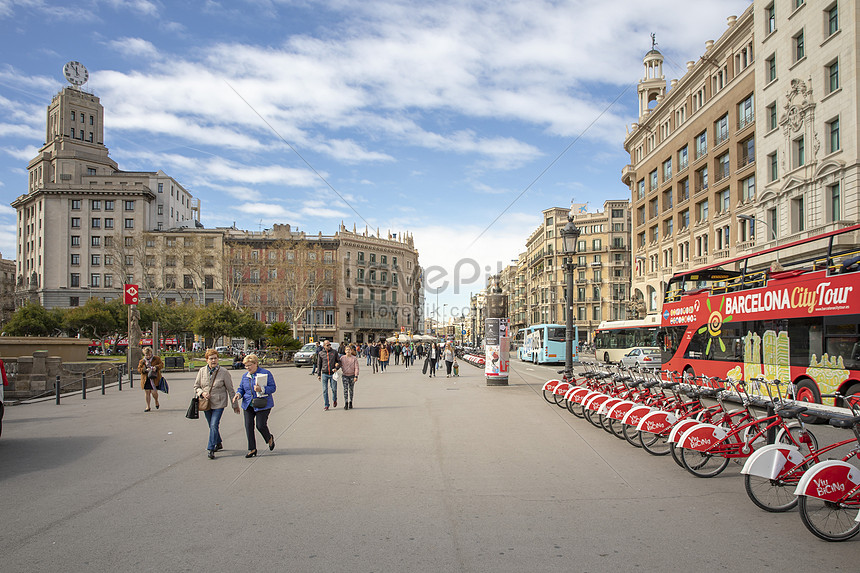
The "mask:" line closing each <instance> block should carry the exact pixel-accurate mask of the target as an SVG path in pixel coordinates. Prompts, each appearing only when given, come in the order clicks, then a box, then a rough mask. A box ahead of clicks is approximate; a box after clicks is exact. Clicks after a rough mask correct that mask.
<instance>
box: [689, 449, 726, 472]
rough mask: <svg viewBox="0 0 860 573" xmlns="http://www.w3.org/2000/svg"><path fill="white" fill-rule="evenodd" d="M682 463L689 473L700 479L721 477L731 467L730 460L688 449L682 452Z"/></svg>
mask: <svg viewBox="0 0 860 573" xmlns="http://www.w3.org/2000/svg"><path fill="white" fill-rule="evenodd" d="M681 461H682V462H684V468H685V469H686V470H687V471H688V472H690V473H691V474H693V475H694V476H696V477H700V478H709V477H714V476H717V475H720V473H722V471H723V470H724V469H726V468H727V467H728V465H729V458H724V457H723V456H716V455H711V454H708V453H705V452H700V451H697V450H690V449H687V448H683V449H682V450H681Z"/></svg>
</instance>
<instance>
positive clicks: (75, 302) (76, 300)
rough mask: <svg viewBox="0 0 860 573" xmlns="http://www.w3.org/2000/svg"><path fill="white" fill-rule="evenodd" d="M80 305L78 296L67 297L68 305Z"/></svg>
mask: <svg viewBox="0 0 860 573" xmlns="http://www.w3.org/2000/svg"><path fill="white" fill-rule="evenodd" d="M80 305H81V300H80V298H79V297H76V296H70V297H69V306H80Z"/></svg>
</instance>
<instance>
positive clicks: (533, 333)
mask: <svg viewBox="0 0 860 573" xmlns="http://www.w3.org/2000/svg"><path fill="white" fill-rule="evenodd" d="M522 332H523V345H522V346H521V347H520V349H519V352H518V357H519V359H520V360H523V361H525V362H533V363H535V364H545V363H548V362H561V363H564V362H565V359H566V356H567V353H566V352H565V341H564V333H565V327H564V325H561V324H536V325H534V326H527V327H526V328H524V329H522ZM578 344H579V331H578V330H577V328H576V326H574V327H573V361H574V362H576V361H578V360H579V355H578V354H577V346H578Z"/></svg>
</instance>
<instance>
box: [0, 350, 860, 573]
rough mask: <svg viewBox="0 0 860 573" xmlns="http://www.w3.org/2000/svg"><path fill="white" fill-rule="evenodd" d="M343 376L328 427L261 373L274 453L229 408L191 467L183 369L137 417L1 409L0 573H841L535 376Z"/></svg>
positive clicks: (772, 518)
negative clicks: (570, 404)
mask: <svg viewBox="0 0 860 573" xmlns="http://www.w3.org/2000/svg"><path fill="white" fill-rule="evenodd" d="M362 368H363V372H364V373H363V374H362V375H361V376H360V378H359V382H358V383H357V385H356V398H355V401H354V406H355V408H354V409H353V410H349V411H345V410H343V408H342V406H343V402H342V400H341V401H340V404H339V406H340V407H339V408H338V409H336V410H330V411H328V412H324V411H323V408H322V398H321V396H320V389H321V388H320V385H319V383H318V382H317V379H316V377H315V376H314V377H312V376H310V375H309V372H310V371H309V369H307V368H301V369H296V368H278V369H274V370H273V372H274V375H275V378H276V381H277V383H278V391H277V393H276V394H275V396H274V398H275V410H274V411H273V413H272V415H271V417H270V419H269V425H270V428H271V429H272V431H273V433H274V434H275V436H276V444H277V447H276V449H275V450H274V451H273V452H269V451H268V449H261V450H260V452H261V454H260V455H259V456H258V457H257V458H252V459H245V457H244V455H245V453H246V441H245V435H244V427H243V426H242V422H241V416H236V415H234V414H233V413H232V412H230V411H227V412H225V414H224V419H223V422H222V426H221V428H222V435H223V437H224V444H225V447H226V449H225V450H224V451H222V452H219V454H218V457H217V459H215V460H209V459H207V458H206V452H205V446H206V437H207V428H206V424H205V422H204V420H203V419H202V418H201V419H200V420H187V419H185V417H184V413H185V409H186V407H187V405H188V400H189V399H190V397H191V386H192V383H193V375H192V374H190V373H186V374H172V375H170V377H169V380H170V384H171V393H170V395H169V396H166V397H163V398H162V401H161V409H160V410H158V411H155V410H153V411H152V412H150V413H144V412H143V408H144V399H143V393H142V391H141V390H139V389H138V388H135V389H133V390H130V389H129V388H128V387H127V386H126V387H125V388H124V390H123V391H122V392H119V391H118V390H117V388H116V387H113V388H109V389H108V391H107V395H105V396H102V395H101V394H100V393H99V392H93V391H92V390H91V391H90V392H89V394H88V398H87V400H86V401H83V400H81V398H80V396H76V397H67V398H64V400H63V403H62V405H60V406H56V405H55V404H54V403H53V402H52V401H47V402H42V403H36V404H27V405H21V406H15V407H11V408H8V409H7V413H6V420H5V422H4V428H3V436H2V438H0V487H2V492H0V548H2V549H0V572H4V573H5V572H19V571H28V572H29V571H34V572H35V571H200V570H206V571H213V572H219V571H239V570H258V571H326V572H336V571H368V572H371V571H380V572H382V571H385V572H387V571H394V572H400V571H433V572H436V571H445V572H448V571H451V572H472V571H494V572H497V571H516V572H521V571H633V570H639V571H705V572H706V571H749V570H754V569H765V570H784V571H801V570H821V571H839V570H844V571H856V570H857V569H858V562H860V538H857V539H855V540H852V541H849V542H847V543H842V544H828V543H825V542H822V541H819V540H817V539H816V538H814V537H813V536H812V535H811V534H810V533H808V532H807V531H806V529H805V528H804V527H803V524H802V523H801V521H800V517H799V516H798V514H797V512H796V510H795V511H791V512H788V513H785V514H769V513H766V512H763V511H761V510H759V509H757V508H756V507H755V506H753V504H752V503H751V502H750V501H749V500H748V498H747V496H746V494H745V493H744V489H743V482H742V480H741V478H740V474H739V469H740V467H739V466H737V465H735V464H732V465H730V467H729V469H728V470H726V472H724V474H723V475H721V476H719V477H716V478H713V479H709V480H703V479H697V478H695V477H693V476H691V475H689V474H688V473H687V472H685V471H684V470H682V469H681V468H679V467H678V466H676V465H675V464H674V462H672V460H671V458H669V457H663V458H657V457H653V456H650V455H648V454H647V453H646V452H644V451H642V450H636V449H633V448H631V447H630V446H629V445H627V443H626V442H623V441H620V440H618V439H616V438H614V437H612V436H610V435H608V434H607V433H605V432H603V431H602V430H599V429H597V428H594V427H593V426H591V425H590V424H588V423H587V422H586V421H584V420H579V419H577V418H574V417H573V416H572V415H570V414H569V413H568V412H567V411H566V410H562V409H560V408H558V407H556V406H554V405H549V404H547V403H546V402H545V401H544V400H543V398H542V397H541V392H540V390H541V385H542V384H543V382H544V381H545V380H546V379H548V377H549V376H550V374H551V373H554V370H555V369H554V368H545V367H535V366H531V365H526V364H522V363H518V362H516V363H514V364H513V371H512V373H511V378H510V385H509V386H507V387H488V386H486V384H485V381H484V378H483V373H482V372H481V371H480V370H478V369H476V368H474V367H472V366H470V365H468V364H466V363H461V369H460V370H461V374H462V376H461V377H460V378H453V379H446V378H445V377H444V374H443V375H442V376H441V377H437V378H435V379H430V378H427V377H426V376H421V373H420V370H419V369H417V368H413V369H410V370H409V371H408V372H407V371H404V369H403V367H402V366H392V367H391V368H390V369H389V371H387V372H385V373H380V374H372V373H370V372H369V371H368V370H367V369H366V368H364V367H362ZM238 374H240V373H239V372H235V371H234V380H236V381H238ZM258 444H260V445H262V439H260V438H259V437H258Z"/></svg>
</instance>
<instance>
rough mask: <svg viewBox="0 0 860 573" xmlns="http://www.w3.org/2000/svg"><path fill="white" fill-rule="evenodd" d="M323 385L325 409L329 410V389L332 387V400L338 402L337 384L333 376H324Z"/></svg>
mask: <svg viewBox="0 0 860 573" xmlns="http://www.w3.org/2000/svg"><path fill="white" fill-rule="evenodd" d="M322 383H323V403H324V404H325V407H326V408H328V406H329V404H328V387H329V386H331V399H332V400H333V401H335V402H337V382H335V381H334V378H332V377H331V374H325V373H323V375H322Z"/></svg>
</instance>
